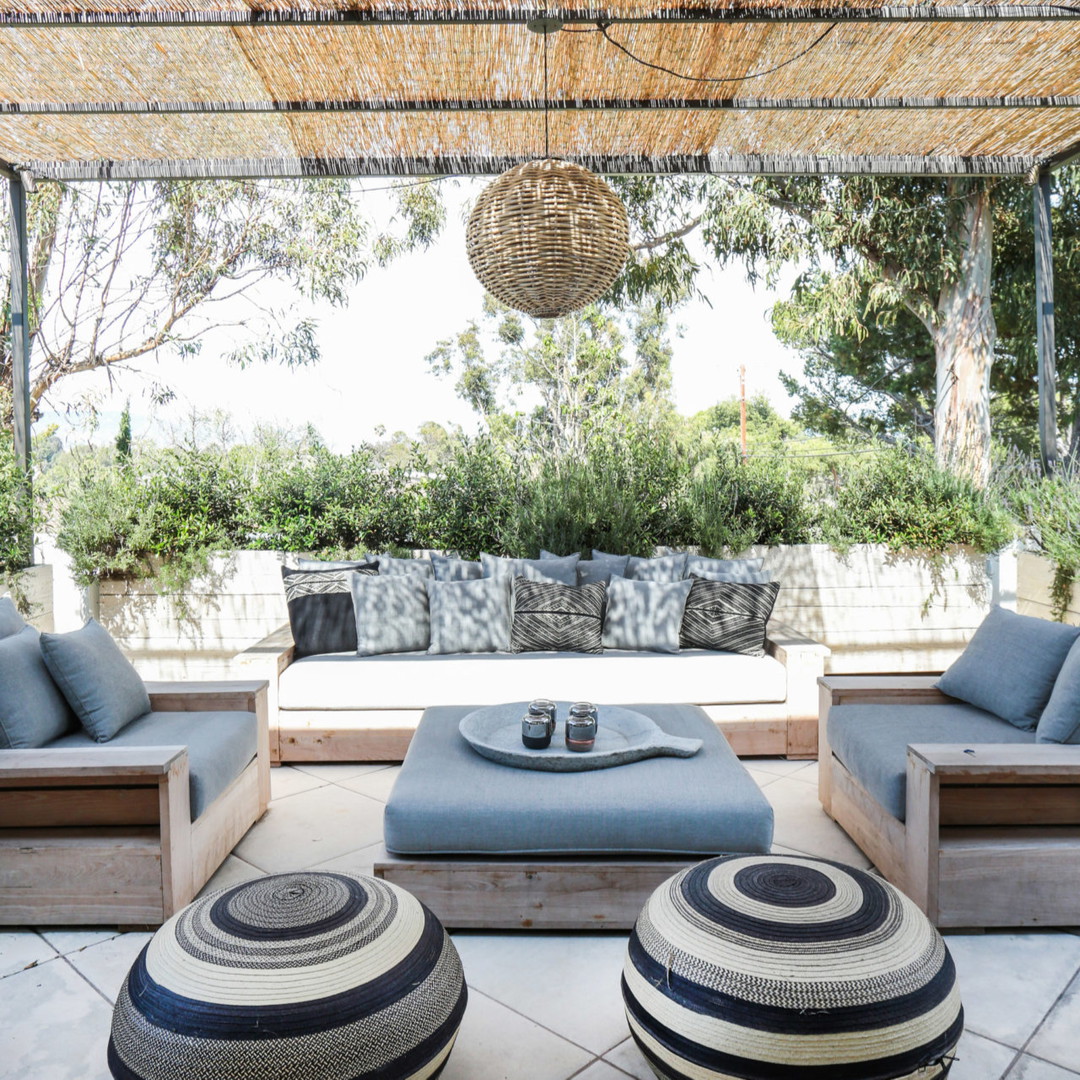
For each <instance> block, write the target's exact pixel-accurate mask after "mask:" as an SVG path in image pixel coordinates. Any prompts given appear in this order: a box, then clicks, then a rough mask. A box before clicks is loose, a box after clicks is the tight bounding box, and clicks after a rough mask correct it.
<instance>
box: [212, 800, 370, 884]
mask: <svg viewBox="0 0 1080 1080" xmlns="http://www.w3.org/2000/svg"><path fill="white" fill-rule="evenodd" d="M382 815H383V806H382V803H379V802H376V801H375V800H374V799H370V798H368V797H367V796H366V795H358V794H356V792H354V791H346V790H345V788H341V787H338V786H337V785H336V784H327V785H326V786H325V787H319V788H314V789H313V790H311V791H301V792H300V793H299V794H296V795H290V796H289V797H288V798H287V799H280V800H278V801H275V802H272V803H271V804H270V809H269V810H268V811H267V812H266V816H265V817H264V818H263V819H262V821H260V822H258V823H257V824H256V825H255V826H254V827H253V828H252V829H251V830H250V832H248V834H247V835H246V836H245V837H244V839H243V840H241V841H240V843H239V844H237V845H236V849H235V852H234V854H236V855H239V856H240V858H241V859H243V860H244V862H248V863H251V865H252V866H257V867H258V868H259V869H260V870H267V871H269V872H271V873H281V872H284V871H288V870H303V869H306V868H307V867H309V866H314V865H315V864H316V863H322V862H326V860H327V859H333V858H336V857H337V856H338V855H344V854H346V853H347V852H349V851H356V850H357V849H358V848H361V847H367V846H368V845H370V844H374V843H377V842H378V841H380V840H381V839H382Z"/></svg>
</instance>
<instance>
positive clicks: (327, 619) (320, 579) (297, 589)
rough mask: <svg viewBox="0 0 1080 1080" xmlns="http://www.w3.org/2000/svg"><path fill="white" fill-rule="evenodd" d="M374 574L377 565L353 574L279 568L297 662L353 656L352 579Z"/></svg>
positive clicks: (354, 650)
mask: <svg viewBox="0 0 1080 1080" xmlns="http://www.w3.org/2000/svg"><path fill="white" fill-rule="evenodd" d="M378 572H379V566H378V563H371V564H369V565H368V566H361V567H359V568H358V569H356V570H289V569H288V568H287V567H284V566H283V567H282V568H281V579H282V582H283V583H284V585H285V603H286V605H287V606H288V608H289V626H290V627H291V628H292V636H293V644H294V645H295V646H296V652H295V655H296V658H297V659H298V660H299V659H300V657H302V656H317V655H318V654H319V653H336V652H356V612H355V611H354V609H353V601H352V575H353V574H377V573H378Z"/></svg>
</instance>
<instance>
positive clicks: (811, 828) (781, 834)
mask: <svg viewBox="0 0 1080 1080" xmlns="http://www.w3.org/2000/svg"><path fill="white" fill-rule="evenodd" d="M801 764H805V762H802V763H801ZM762 791H763V792H764V794H765V797H766V798H767V799H768V800H769V802H770V803H771V804H772V808H773V814H774V816H775V822H776V825H775V829H774V832H773V841H774V842H775V843H777V844H781V845H783V846H784V847H786V848H792V849H794V850H795V851H799V852H802V853H803V854H804V855H815V856H817V857H818V858H821V859H835V860H836V861H837V862H842V863H847V864H848V865H849V866H857V867H859V868H861V869H865V868H867V867H869V866H870V860H869V859H868V858H867V857H866V856H865V855H864V854H863V853H862V852H861V851H860V850H859V849H858V847H856V846H855V843H854V842H853V841H852V840H851V838H850V837H849V836H848V835H847V833H846V832H844V830H843V829H841V828H840V826H839V825H837V824H836V822H835V821H833V820H832V819H831V818H830V817H829V816H828V814H826V813H825V811H824V810H822V809H821V803H820V802H818V796H817V788H816V787H815V786H814V785H812V784H804V783H803V782H802V781H800V780H796V779H795V778H794V777H792V776H785V777H782V778H781V779H780V780H778V781H777V782H776V783H775V784H768V785H766V786H765V787H764V788H762Z"/></svg>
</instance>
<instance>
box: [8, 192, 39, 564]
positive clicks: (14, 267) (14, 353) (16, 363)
mask: <svg viewBox="0 0 1080 1080" xmlns="http://www.w3.org/2000/svg"><path fill="white" fill-rule="evenodd" d="M8 212H9V228H10V245H11V286H10V297H11V301H10V321H11V383H12V387H11V388H12V396H13V401H12V414H13V420H14V427H15V432H14V435H15V460H16V461H17V462H18V465H19V468H20V469H22V472H23V497H24V499H25V500H26V503H25V505H26V508H27V510H28V511H29V509H30V506H31V500H32V498H33V490H32V483H33V481H32V474H31V471H30V318H29V308H28V304H29V266H28V262H29V259H28V254H27V240H26V187H25V185H24V183H23V179H22V177H21V176H20V175H19V174H18V173H12V174H11V176H10V178H9V179H8ZM22 548H23V556H24V558H25V559H26V565H27V566H29V565H30V564H31V563H32V562H33V561H34V531H33V526H32V525H31V524H30V515H29V513H28V514H27V522H26V530H25V532H24V534H23V536H22Z"/></svg>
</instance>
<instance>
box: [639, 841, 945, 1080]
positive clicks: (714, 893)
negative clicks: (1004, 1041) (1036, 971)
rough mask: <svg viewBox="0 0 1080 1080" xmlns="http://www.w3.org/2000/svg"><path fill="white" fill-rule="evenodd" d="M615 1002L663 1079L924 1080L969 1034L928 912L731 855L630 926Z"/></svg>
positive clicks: (690, 875) (892, 894)
mask: <svg viewBox="0 0 1080 1080" xmlns="http://www.w3.org/2000/svg"><path fill="white" fill-rule="evenodd" d="M622 991H623V1001H624V1003H625V1005H626V1016H627V1020H628V1021H629V1023H630V1031H631V1033H632V1034H633V1036H634V1040H635V1041H636V1042H637V1044H638V1047H639V1048H640V1049H641V1052H642V1053H643V1054H644V1055H645V1058H646V1060H647V1061H648V1063H649V1065H650V1066H651V1067H652V1070H653V1072H655V1073H656V1075H657V1076H658V1077H661V1078H662V1080H675V1078H678V1080H683V1078H686V1080H734V1078H737V1080H901V1078H902V1080H933V1078H937V1077H944V1076H946V1075H947V1074H948V1072H949V1069H950V1067H951V1065H952V1059H953V1051H954V1049H955V1047H956V1043H957V1040H958V1039H959V1038H960V1034H961V1032H962V1031H963V1028H964V1011H963V1008H962V1007H961V1005H960V995H959V991H958V990H957V986H956V972H955V969H954V968H953V962H952V957H951V956H950V955H949V951H948V949H946V947H945V943H944V941H942V939H941V935H940V934H939V933H938V932H937V931H936V930H935V929H934V928H933V926H931V925H930V922H929V921H928V920H927V918H926V916H925V915H923V913H922V912H921V911H920V910H919V909H918V908H917V907H916V906H915V904H914V903H912V902H911V901H910V900H909V899H908V898H907V897H906V896H904V895H903V894H902V893H900V892H899V891H898V890H897V889H895V888H893V886H891V885H890V884H889V883H888V882H886V881H883V880H882V879H881V878H878V877H876V876H875V875H873V874H869V873H864V872H863V871H861V870H855V869H853V868H852V867H850V866H843V865H842V864H840V863H835V862H828V861H826V860H824V859H809V858H801V857H794V856H791V857H789V856H786V855H750V856H746V855H730V856H724V857H722V858H718V859H710V860H708V861H707V862H703V863H700V864H699V865H697V866H693V867H691V868H689V869H688V870H684V871H682V872H681V873H679V874H676V875H675V877H673V878H671V879H669V880H668V881H666V882H665V883H664V884H663V885H661V886H660V887H659V888H658V889H657V890H656V891H655V892H654V893H653V895H652V896H651V897H650V898H649V900H648V902H647V903H646V905H645V907H644V908H643V909H642V912H641V915H640V916H639V917H638V920H637V924H636V926H635V927H634V932H633V934H632V935H631V937H630V946H629V950H628V955H627V958H626V966H625V969H624V972H623V982H622Z"/></svg>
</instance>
